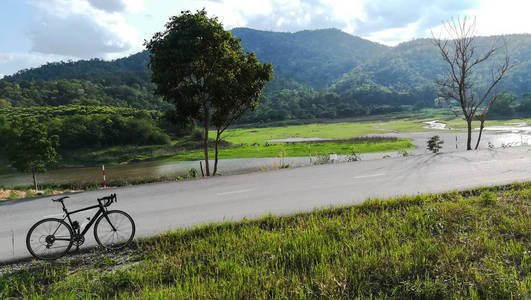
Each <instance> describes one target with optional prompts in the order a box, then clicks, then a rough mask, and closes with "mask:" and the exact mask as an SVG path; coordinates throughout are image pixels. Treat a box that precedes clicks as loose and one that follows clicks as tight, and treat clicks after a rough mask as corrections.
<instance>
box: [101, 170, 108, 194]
mask: <svg viewBox="0 0 531 300" xmlns="http://www.w3.org/2000/svg"><path fill="white" fill-rule="evenodd" d="M101 174H102V175H103V188H104V189H106V188H107V178H106V177H105V165H101Z"/></svg>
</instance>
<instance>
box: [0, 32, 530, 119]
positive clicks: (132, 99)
mask: <svg viewBox="0 0 531 300" xmlns="http://www.w3.org/2000/svg"><path fill="white" fill-rule="evenodd" d="M232 33H233V34H234V35H235V36H236V37H238V38H240V39H241V40H242V41H241V44H242V46H243V48H244V49H245V51H250V52H254V53H256V56H257V58H258V60H260V61H261V62H271V63H272V64H273V66H274V69H275V73H274V76H275V80H273V81H271V82H269V83H268V84H267V85H266V88H265V90H264V94H263V95H262V97H261V99H260V105H259V106H258V107H257V109H256V110H254V111H253V112H248V113H246V114H245V115H244V116H243V117H242V119H241V120H240V121H239V123H240V124H244V123H245V124H249V123H254V124H258V123H269V122H277V121H286V120H301V119H307V120H308V119H331V118H352V117H360V116H366V115H379V114H382V113H389V112H397V111H410V110H414V111H416V110H418V109H421V108H424V107H433V106H434V101H433V100H434V98H436V95H437V86H436V84H435V80H436V79H437V78H438V77H439V76H441V75H443V74H444V73H445V72H446V66H445V65H444V61H443V60H441V59H440V54H439V52H438V50H437V47H436V46H435V45H434V44H433V40H432V39H417V40H413V41H409V42H405V43H401V44H400V45H398V46H396V47H387V46H384V45H379V44H376V43H373V42H370V41H367V40H364V39H361V38H359V37H354V36H351V35H349V34H346V33H344V32H341V31H339V30H336V29H325V30H307V31H302V32H297V33H278V32H265V31H258V30H252V29H248V28H236V29H233V30H232ZM499 38H500V37H496V36H493V37H477V38H476V41H477V45H478V49H479V50H481V51H482V50H483V49H488V47H489V45H492V44H493V42H494V41H495V40H496V39H499ZM503 39H504V40H505V41H506V42H507V47H508V49H509V51H510V53H511V56H512V57H511V58H512V59H513V61H515V62H518V63H517V64H516V65H515V66H514V68H513V69H512V70H511V72H510V73H509V74H507V78H506V80H504V81H503V82H501V83H500V85H499V91H507V92H509V93H511V94H512V95H514V96H515V97H517V99H523V95H524V94H526V93H527V94H530V93H531V90H529V87H530V86H531V77H530V76H529V66H530V64H531V46H530V45H531V35H530V34H520V35H506V36H504V37H503ZM491 59H492V62H493V63H494V64H495V65H498V64H500V63H502V62H503V57H502V56H499V55H494V56H493V57H492V58H491ZM148 62H149V52H148V51H143V52H140V53H137V54H135V55H132V56H130V57H126V58H122V59H118V60H114V61H102V60H97V59H94V60H87V61H78V62H60V63H50V64H47V65H44V66H42V67H40V68H35V69H31V70H22V71H20V72H19V73H17V74H15V75H13V76H7V77H5V78H4V79H2V80H0V108H1V107H5V106H34V105H60V104H76V103H77V104H90V105H97V104H98V103H99V104H100V105H113V106H126V107H134V108H142V109H160V110H166V109H169V108H171V105H170V104H169V103H167V102H165V101H163V100H162V99H161V98H160V97H158V96H155V95H154V94H153V90H154V89H155V85H154V84H153V83H152V82H151V71H150V70H149V69H148V68H147V67H146V65H147V64H148ZM489 72H490V70H489V69H488V66H478V69H477V75H478V76H477V77H478V78H480V79H487V78H490V73H489ZM486 83H487V81H486V80H479V81H478V82H477V85H476V87H477V88H480V89H481V88H484V87H485V85H486ZM522 101H523V100H520V101H518V100H517V101H516V103H514V104H513V105H514V108H515V110H514V115H512V117H529V114H530V113H531V112H530V110H529V109H525V110H524V109H523V108H525V107H529V106H530V105H529V104H525V103H527V102H529V101H531V100H529V101H527V100H526V101H527V102H525V103H524V102H522ZM518 102H520V103H518ZM519 105H522V106H519ZM526 105H527V106H526Z"/></svg>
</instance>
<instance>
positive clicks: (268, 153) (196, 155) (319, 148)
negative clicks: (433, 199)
mask: <svg viewBox="0 0 531 300" xmlns="http://www.w3.org/2000/svg"><path fill="white" fill-rule="evenodd" d="M411 142H412V140H410V139H400V140H397V141H383V142H382V141H378V142H362V143H335V142H327V143H312V144H311V146H310V148H311V151H312V155H313V156H317V155H327V154H330V153H335V154H351V153H352V152H356V153H373V152H389V151H399V150H406V149H414V148H415V146H413V145H412V144H411ZM280 156H285V157H297V156H308V144H306V143H296V144H287V143H274V144H270V145H268V146H266V145H265V144H262V145H255V146H249V145H245V146H239V147H231V148H224V149H222V150H221V151H220V153H219V158H220V159H226V158H252V157H280ZM209 157H211V158H213V157H214V151H211V152H210V153H209ZM199 159H203V152H202V151H191V152H188V153H183V154H177V155H175V156H172V157H171V158H168V160H199Z"/></svg>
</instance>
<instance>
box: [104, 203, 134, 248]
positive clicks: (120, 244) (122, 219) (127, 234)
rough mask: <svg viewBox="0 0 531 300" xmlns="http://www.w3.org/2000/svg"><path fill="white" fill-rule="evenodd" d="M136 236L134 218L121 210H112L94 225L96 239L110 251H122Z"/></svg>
mask: <svg viewBox="0 0 531 300" xmlns="http://www.w3.org/2000/svg"><path fill="white" fill-rule="evenodd" d="M134 236H135V222H134V221H133V218H131V216H129V215H128V214H127V213H125V212H123V211H121V210H111V211H108V212H106V213H104V214H103V215H101V216H100V217H99V218H98V220H96V224H95V225H94V238H95V239H96V242H98V244H100V246H102V247H104V248H106V249H109V250H118V249H122V248H124V247H125V246H127V245H129V243H131V241H132V240H133V237H134Z"/></svg>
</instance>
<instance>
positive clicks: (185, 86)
mask: <svg viewBox="0 0 531 300" xmlns="http://www.w3.org/2000/svg"><path fill="white" fill-rule="evenodd" d="M145 45H146V48H147V49H148V50H149V51H150V62H149V67H150V68H151V71H152V81H153V82H154V83H155V84H156V89H155V93H157V94H158V95H161V96H162V97H163V98H164V99H165V100H166V101H169V102H171V103H174V104H175V111H176V115H177V116H178V117H179V118H180V120H181V122H182V124H187V123H188V122H189V120H190V119H194V120H196V121H198V122H200V123H201V125H202V126H203V151H204V157H205V171H206V175H207V176H210V166H209V159H208V148H209V147H208V131H209V128H210V127H211V126H214V127H215V128H216V132H217V134H216V144H215V149H216V154H215V165H214V172H213V174H212V175H215V173H216V171H217V159H218V145H219V142H220V140H221V134H222V133H223V131H224V130H225V129H226V128H227V127H228V126H229V125H230V124H231V122H232V121H234V120H236V119H238V118H240V117H241V116H242V114H243V113H244V112H245V111H247V110H249V109H253V108H254V107H255V106H256V105H257V101H258V98H259V96H260V94H261V91H262V89H263V87H264V85H265V83H266V82H267V81H269V80H271V79H272V72H273V67H272V65H271V64H261V63H259V62H258V60H257V59H256V57H255V55H254V54H253V53H245V52H244V51H243V49H242V47H241V46H240V40H238V39H236V38H235V37H234V36H233V35H232V34H231V33H230V32H229V31H226V30H224V29H223V26H222V24H221V23H219V22H218V19H217V18H215V17H214V18H209V17H207V13H206V11H205V10H204V9H203V10H200V11H197V12H196V13H195V14H192V13H191V12H190V11H184V12H181V15H179V16H174V17H172V18H170V21H169V22H168V23H167V24H166V29H165V30H164V31H162V32H158V33H156V34H155V35H154V36H153V38H152V39H151V40H150V41H149V42H148V41H146V43H145Z"/></svg>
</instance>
